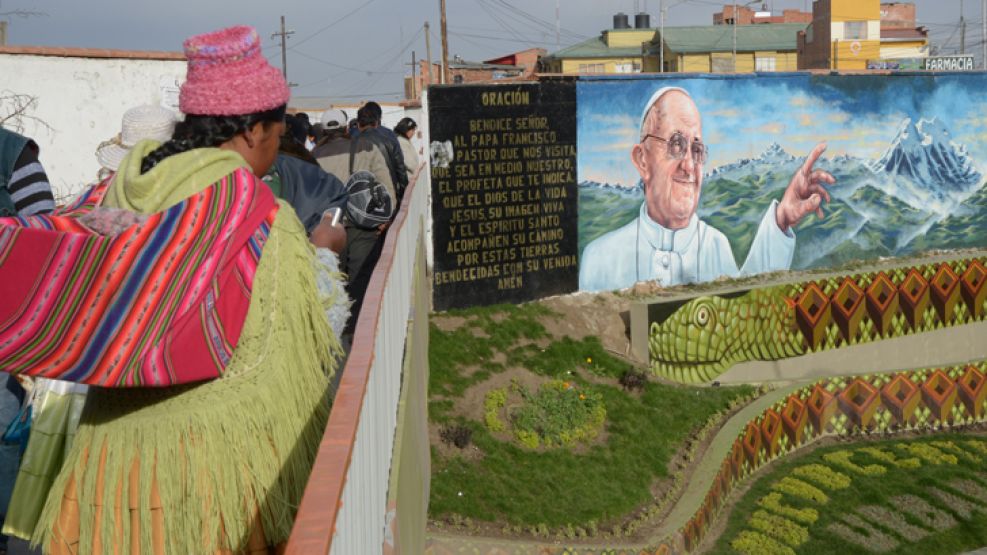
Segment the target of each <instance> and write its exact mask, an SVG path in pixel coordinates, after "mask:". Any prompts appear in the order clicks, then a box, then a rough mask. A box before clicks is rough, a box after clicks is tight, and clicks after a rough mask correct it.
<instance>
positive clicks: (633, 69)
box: [614, 62, 641, 73]
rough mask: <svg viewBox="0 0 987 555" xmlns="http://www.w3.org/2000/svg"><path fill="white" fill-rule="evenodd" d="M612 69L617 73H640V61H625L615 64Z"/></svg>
mask: <svg viewBox="0 0 987 555" xmlns="http://www.w3.org/2000/svg"><path fill="white" fill-rule="evenodd" d="M614 71H616V72H617V73H641V62H626V63H623V64H616V66H614Z"/></svg>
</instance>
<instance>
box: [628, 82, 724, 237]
mask: <svg viewBox="0 0 987 555" xmlns="http://www.w3.org/2000/svg"><path fill="white" fill-rule="evenodd" d="M705 159H706V147H705V145H704V143H703V142H702V119H701V118H700V116H699V109H698V108H697V107H696V104H695V102H693V101H692V99H691V98H690V97H689V95H688V94H686V93H685V92H683V91H680V90H674V89H673V90H669V91H668V92H666V93H664V94H663V95H661V97H660V98H658V100H657V101H656V102H655V103H654V105H653V106H652V107H651V108H650V110H649V111H648V113H647V115H646V116H645V117H644V123H643V124H642V126H641V141H640V143H638V144H636V145H634V147H633V148H632V149H631V160H632V161H633V163H634V166H635V167H636V168H637V171H638V173H640V174H641V180H642V181H643V182H644V194H645V199H646V202H647V210H648V215H649V216H650V217H651V219H652V220H654V221H655V222H657V223H658V224H660V225H661V226H662V227H665V228H667V229H682V228H684V227H686V226H687V225H688V224H689V220H690V219H691V218H692V215H693V214H695V212H696V207H697V206H698V205H699V193H700V192H701V191H702V185H703V163H704V162H705Z"/></svg>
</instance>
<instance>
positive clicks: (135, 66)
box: [0, 47, 185, 200]
mask: <svg viewBox="0 0 987 555" xmlns="http://www.w3.org/2000/svg"><path fill="white" fill-rule="evenodd" d="M55 52H58V53H59V54H55ZM51 54H55V55H51ZM124 56H126V57H124ZM0 75H3V76H4V78H3V84H2V85H0V90H2V91H4V94H9V93H17V94H27V95H30V96H33V97H35V98H36V99H37V101H36V102H35V104H34V105H33V106H32V107H31V109H30V110H29V111H28V114H27V115H29V116H30V117H29V118H21V121H20V123H21V124H22V125H21V126H20V127H21V129H20V130H21V131H22V132H23V133H24V134H26V135H28V136H30V137H32V138H33V139H34V140H35V141H37V143H38V145H39V146H40V147H41V156H40V158H41V163H42V164H43V165H44V167H45V170H46V171H47V173H48V177H49V179H50V180H51V184H52V186H53V188H54V189H55V196H56V198H59V199H60V200H65V199H66V198H67V197H70V196H71V195H73V194H74V193H76V192H78V191H79V190H81V189H82V188H83V187H84V186H85V185H86V184H88V183H91V182H92V181H94V180H95V179H96V173H97V171H98V170H99V164H98V163H97V162H96V157H95V151H96V147H97V146H98V145H99V144H100V143H101V142H103V141H105V140H107V139H110V138H112V137H114V136H115V135H116V134H117V133H119V132H120V120H121V118H122V117H123V113H124V112H125V111H127V110H128V109H129V108H132V107H134V106H138V105H141V104H159V103H164V104H166V105H167V104H172V105H173V106H175V107H177V86H178V84H179V83H180V82H181V81H184V79H185V61H184V59H183V58H182V56H181V54H178V53H162V52H158V53H152V52H143V53H141V52H107V51H87V50H81V49H44V48H31V49H28V48H15V47H7V48H0ZM2 109H3V110H4V111H6V110H7V109H8V105H6V103H5V105H4V106H2ZM42 122H43V123H42ZM10 123H12V122H8V125H7V127H8V128H10V129H14V130H17V127H18V126H17V125H16V124H14V125H10Z"/></svg>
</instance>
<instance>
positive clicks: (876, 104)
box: [577, 73, 987, 186]
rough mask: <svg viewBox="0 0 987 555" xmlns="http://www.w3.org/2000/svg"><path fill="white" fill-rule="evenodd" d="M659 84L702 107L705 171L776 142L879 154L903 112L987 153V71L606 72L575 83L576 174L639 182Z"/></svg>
mask: <svg viewBox="0 0 987 555" xmlns="http://www.w3.org/2000/svg"><path fill="white" fill-rule="evenodd" d="M663 86H677V87H682V88H684V89H686V90H687V91H689V93H690V94H691V95H692V97H693V99H694V100H695V101H696V104H697V105H698V106H699V111H700V113H701V114H702V118H703V135H704V140H705V142H706V143H707V144H708V145H709V148H710V161H709V162H707V165H706V168H705V171H707V172H708V171H710V170H712V169H713V168H715V167H717V166H720V165H723V164H728V163H730V162H734V161H736V160H738V159H740V158H750V157H753V156H756V155H758V154H760V153H761V152H763V151H764V150H765V149H766V148H767V147H768V145H770V144H771V143H772V142H777V143H778V144H780V145H781V146H782V147H783V148H784V149H785V150H786V151H788V152H789V153H791V154H793V155H795V156H799V157H801V156H805V155H806V154H808V152H809V151H810V150H812V147H814V146H815V145H816V144H817V143H819V142H822V141H825V142H826V143H827V145H828V148H827V151H826V153H825V154H824V157H834V156H838V155H841V154H849V155H852V156H857V157H860V158H878V157H880V156H881V154H883V153H884V151H885V150H886V149H887V147H888V144H889V143H890V142H891V141H892V140H893V139H894V136H895V133H896V131H897V129H898V126H899V125H900V123H901V121H902V120H903V119H904V118H906V117H910V118H912V119H913V120H917V119H922V118H924V119H930V118H933V117H935V118H938V119H939V120H940V121H942V122H943V123H945V125H946V126H947V127H948V128H949V129H950V131H951V133H952V135H953V138H954V141H956V142H958V143H961V144H964V145H966V147H967V149H968V150H969V151H970V153H971V154H972V155H973V157H974V158H976V159H978V160H987V110H985V108H987V105H985V96H984V92H983V91H984V90H985V89H987V73H972V74H954V75H939V76H936V77H933V76H926V75H892V76H887V75H869V76H829V75H826V76H811V75H808V74H779V75H769V76H764V75H761V76H757V77H755V76H703V77H690V78H684V79H683V78H675V77H672V78H634V79H612V78H611V79H606V78H604V79H599V80H581V81H580V82H579V83H578V85H577V99H578V102H577V106H578V108H577V126H578V141H579V142H578V167H579V176H578V178H579V181H587V180H590V181H598V182H606V183H612V184H621V185H625V186H632V185H634V184H635V183H637V181H638V179H639V176H638V174H637V171H636V170H635V169H634V166H633V165H632V164H631V162H630V149H631V147H632V146H633V145H634V143H635V142H636V141H637V137H638V132H639V124H640V119H641V111H642V110H643V108H644V103H645V102H647V100H648V98H650V96H651V95H652V93H653V92H654V91H656V90H657V89H659V88H661V87H663ZM983 165H987V164H983ZM817 167H821V168H823V169H825V164H824V163H823V164H817ZM981 171H983V168H981Z"/></svg>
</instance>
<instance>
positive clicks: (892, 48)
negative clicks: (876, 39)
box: [881, 27, 929, 60]
mask: <svg viewBox="0 0 987 555" xmlns="http://www.w3.org/2000/svg"><path fill="white" fill-rule="evenodd" d="M928 50H929V32H928V31H927V30H925V28H922V27H919V28H914V27H913V28H886V27H882V28H881V59H884V60H896V59H901V58H925V57H926V56H928Z"/></svg>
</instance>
